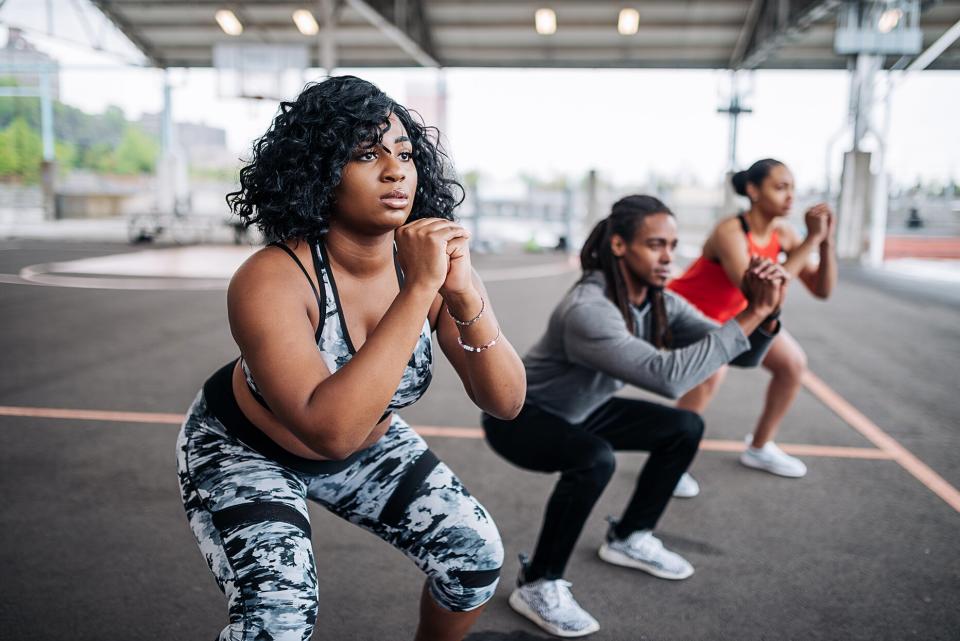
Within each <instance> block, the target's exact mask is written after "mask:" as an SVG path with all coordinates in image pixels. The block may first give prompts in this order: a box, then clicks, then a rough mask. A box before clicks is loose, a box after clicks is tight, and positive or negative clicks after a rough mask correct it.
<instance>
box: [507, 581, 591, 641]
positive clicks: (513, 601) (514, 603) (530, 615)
mask: <svg viewBox="0 0 960 641" xmlns="http://www.w3.org/2000/svg"><path fill="white" fill-rule="evenodd" d="M507 603H509V604H510V607H511V608H513V611H514V612H516V613H517V614H520V615H522V616H524V617H526V618H527V619H529V620H530V621H532V622H534V623H535V624H537V626H538V627H539V628H541V629H543V630H546V631H547V632H549V633H550V634H552V635H554V636H557V637H563V638H567V639H572V638H574V637H585V636H587V635H588V634H593V633H594V632H596V631H597V630H599V629H600V624H599V623H598V624H597V625H596V626H595V627H590V628H587V629H586V630H579V631H576V632H570V631H569V630H561V629H560V628H557V627H555V626H553V625H551V624H550V623H549V622H548V621H544V620H543V619H541V618H540V615H539V614H537V613H536V611H535V610H534V609H533V608H531V607H530V606H529V605H527V602H526V601H524V600H523V598H522V597H521V596H520V593H519V592H518V591H517V590H514V591H513V592H511V593H510V598H509V599H508V600H507Z"/></svg>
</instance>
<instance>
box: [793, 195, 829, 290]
mask: <svg viewBox="0 0 960 641" xmlns="http://www.w3.org/2000/svg"><path fill="white" fill-rule="evenodd" d="M827 212H828V215H829V223H828V225H827V233H826V235H825V236H824V238H823V239H822V240H821V241H820V246H819V255H820V263H819V264H818V265H816V266H814V265H811V264H809V263H808V264H807V265H806V266H805V267H804V268H803V270H802V271H801V272H800V280H801V281H803V284H804V285H805V286H806V287H807V289H809V290H810V293H811V294H813V295H814V296H816V297H817V298H829V296H830V294H831V293H832V292H833V288H834V287H835V286H836V284H837V256H836V254H835V253H834V243H833V232H834V229H835V227H836V220H837V217H836V214H834V213H833V212H832V211H830V210H829V209H828V210H827Z"/></svg>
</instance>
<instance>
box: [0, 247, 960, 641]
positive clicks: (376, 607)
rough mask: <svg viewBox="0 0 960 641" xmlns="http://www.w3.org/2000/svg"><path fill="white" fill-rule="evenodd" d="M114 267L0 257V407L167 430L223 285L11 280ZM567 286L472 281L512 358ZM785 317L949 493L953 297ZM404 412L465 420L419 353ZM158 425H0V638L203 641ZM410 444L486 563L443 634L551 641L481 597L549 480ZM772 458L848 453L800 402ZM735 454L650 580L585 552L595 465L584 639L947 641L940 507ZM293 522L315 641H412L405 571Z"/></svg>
mask: <svg viewBox="0 0 960 641" xmlns="http://www.w3.org/2000/svg"><path fill="white" fill-rule="evenodd" d="M136 250H137V248H135V247H130V246H127V245H121V244H99V245H98V244H83V245H79V244H76V243H58V242H40V241H2V242H0V275H8V278H7V279H6V280H7V281H8V282H0V329H2V331H0V354H2V355H3V367H0V406H2V407H31V408H67V409H86V410H107V411H133V412H162V413H182V412H184V411H185V410H186V408H187V407H188V405H189V404H190V402H191V400H192V399H193V397H194V395H195V394H196V391H197V389H198V388H199V386H200V385H201V384H202V382H203V381H204V379H205V378H206V376H207V375H208V374H209V373H211V372H212V371H213V370H214V369H215V368H217V367H218V366H220V365H222V364H223V363H225V362H226V361H228V360H229V359H231V358H233V357H235V355H236V347H235V345H234V344H233V342H232V340H231V337H230V333H229V329H228V327H227V324H226V313H225V292H224V291H222V290H213V291H129V290H128V291H118V290H100V289H73V288H66V287H46V286H37V285H29V284H19V283H17V282H16V280H17V279H16V274H18V273H19V272H20V270H21V269H22V268H24V267H27V266H30V265H37V264H42V263H49V262H55V261H69V260H74V259H78V258H84V257H93V256H103V255H108V254H112V253H123V252H131V251H136ZM559 260H560V259H559V258H558V257H556V256H532V257H531V256H505V257H492V256H479V257H477V258H476V264H477V266H478V268H479V270H480V272H481V274H483V273H484V272H485V271H486V272H488V273H497V274H502V273H504V271H503V270H504V269H505V268H513V269H518V270H522V269H526V268H527V267H529V266H530V265H533V264H544V263H546V264H554V263H556V262H558V261H559ZM518 273H519V272H518ZM576 276H577V273H576V272H574V271H570V272H567V273H564V274H559V275H553V276H542V277H539V278H529V279H517V280H499V281H496V282H491V283H489V284H488V289H489V290H490V294H491V297H492V300H493V304H494V306H495V307H496V309H497V313H498V316H499V318H500V320H501V323H502V326H503V328H504V331H505V333H506V334H507V335H508V336H509V338H510V339H511V341H512V342H513V343H514V345H515V346H516V347H517V349H518V350H519V351H521V352H523V351H525V350H526V349H527V348H528V347H529V346H530V345H531V344H532V342H533V341H534V340H535V339H536V338H537V337H538V336H539V334H540V332H541V331H542V329H543V327H544V325H545V322H546V318H547V315H548V314H549V312H550V310H551V309H552V307H553V305H554V304H555V303H556V302H557V301H558V300H559V299H560V297H561V296H562V295H563V293H564V291H565V290H566V289H567V288H568V287H569V286H570V285H571V283H572V282H573V281H574V280H575V278H576ZM905 287H906V289H905ZM784 318H785V325H786V326H787V327H788V329H789V331H790V332H791V333H792V334H793V335H794V336H795V337H796V338H797V339H798V340H799V341H800V343H801V344H802V345H803V346H804V349H805V350H806V352H807V354H808V357H809V362H810V368H811V370H812V371H813V372H814V373H815V374H816V375H817V376H819V377H820V378H821V379H823V380H824V381H825V382H826V383H827V384H828V385H829V386H830V387H831V388H832V389H833V390H834V391H836V392H837V393H838V394H840V395H841V396H842V397H843V398H845V399H846V400H847V401H849V402H850V403H851V404H852V405H854V406H855V407H856V408H857V409H858V410H859V411H860V412H862V413H863V414H864V415H866V417H868V418H869V419H870V420H871V421H873V422H874V423H875V424H876V425H878V426H879V427H880V428H881V429H882V430H884V431H885V432H886V433H887V434H889V435H890V436H892V437H893V438H895V439H896V440H897V441H898V442H899V443H900V444H901V445H903V446H904V447H906V448H907V449H908V450H909V451H910V452H912V453H913V454H914V455H916V456H917V457H918V458H919V459H921V460H922V461H923V462H924V463H926V465H928V466H929V467H930V468H931V469H932V470H933V471H934V472H936V473H937V474H939V475H940V476H941V477H943V479H945V480H946V481H947V482H948V483H949V484H951V485H952V486H953V487H960V465H958V462H960V460H958V458H960V457H958V454H957V453H958V451H960V426H958V419H957V416H958V415H960V393H958V392H960V386H958V383H957V381H958V378H960V365H958V364H960V295H957V293H956V292H952V293H949V294H944V289H943V288H942V287H924V286H920V285H917V286H912V287H910V286H904V285H903V284H902V283H899V284H898V283H892V282H890V281H887V280H884V279H882V278H876V277H874V276H869V275H864V274H863V273H862V272H861V271H860V270H859V269H856V268H853V267H847V268H845V269H844V270H843V272H842V274H841V281H840V284H839V286H838V288H837V291H836V293H835V295H834V296H833V298H832V299H831V300H830V301H828V302H821V301H815V300H814V299H813V298H812V297H810V296H809V295H807V294H805V293H804V292H802V291H800V290H799V289H798V288H795V289H794V291H793V292H791V295H790V300H789V302H788V305H787V309H786V311H785V315H784ZM438 353H439V352H438ZM767 380H768V377H767V375H766V374H765V373H764V372H762V371H742V370H738V371H734V372H732V373H731V375H730V376H729V377H728V379H727V382H726V383H725V385H724V388H723V389H722V391H721V392H720V395H719V397H718V399H717V400H716V401H715V403H714V404H713V406H711V407H710V408H709V410H708V411H707V413H706V416H705V418H706V421H707V435H706V436H707V438H709V439H720V440H734V441H739V440H742V439H743V437H744V435H745V434H746V433H747V432H749V431H751V429H752V427H753V423H754V421H755V419H756V416H757V414H758V413H759V409H760V406H761V403H762V395H763V391H764V389H765V385H766V381H767ZM628 394H637V392H628ZM641 395H642V396H645V397H648V398H652V397H650V396H649V395H645V394H641ZM664 402H667V401H664ZM403 414H404V417H405V418H406V419H407V420H408V421H409V422H410V423H412V424H414V425H434V426H458V427H477V426H478V425H479V420H478V419H479V416H478V411H477V410H476V408H474V407H473V406H472V405H471V404H470V402H469V400H468V399H467V398H466V396H465V394H464V393H463V391H462V389H461V387H460V384H459V382H458V381H456V380H455V379H454V377H453V375H452V370H451V369H450V367H449V366H448V365H447V363H446V362H445V361H444V360H443V358H442V356H441V357H439V358H438V359H437V364H436V372H435V376H434V384H433V385H432V387H431V389H430V391H429V392H428V393H427V395H426V396H425V397H424V399H422V400H421V401H420V402H419V403H418V404H417V405H415V406H414V407H412V408H409V409H408V410H406V411H404V412H403ZM177 431H178V426H177V425H174V424H169V423H124V422H117V421H92V420H70V419H61V418H56V419H54V418H36V417H25V416H0V492H2V496H3V497H4V501H3V503H2V506H0V532H2V534H0V567H2V573H0V639H10V640H17V641H19V640H21V639H23V640H26V639H31V640H33V639H36V640H54V639H56V640H61V639H71V640H83V639H91V640H93V639H96V640H99V641H103V640H111V639H118V640H119V639H122V640H125V641H134V640H140V639H143V640H147V639H149V640H155V639H212V638H214V637H215V636H216V634H217V632H218V631H219V630H220V628H221V627H222V626H223V625H224V624H225V622H226V607H225V599H224V598H223V597H222V595H221V594H220V592H219V591H218V589H217V587H216V584H215V583H214V580H213V577H212V576H211V575H210V574H209V571H208V570H207V568H206V565H205V564H204V562H203V560H202V558H201V556H200V553H199V551H198V549H197V546H196V543H195V541H194V539H193V537H192V535H191V533H190V531H189V529H188V527H187V523H186V519H185V517H184V513H183V508H182V506H181V504H180V501H179V495H178V488H177V481H176V474H175V460H174V441H175V438H176V434H177ZM428 440H429V442H430V444H431V446H432V448H433V449H434V450H435V451H436V452H437V454H438V455H439V456H440V457H441V458H442V459H443V460H445V461H446V462H447V463H448V464H449V465H450V466H451V467H452V468H453V469H454V470H455V471H456V472H457V473H458V475H459V476H460V477H461V478H462V480H463V481H464V482H465V484H466V485H467V487H468V488H469V489H470V490H471V492H472V493H473V494H474V495H475V496H477V497H478V498H479V499H480V501H481V502H483V503H484V504H485V505H486V507H487V508H488V509H489V510H490V511H491V513H492V514H493V516H494V518H495V519H496V521H497V524H498V526H499V527H500V531H501V534H502V536H503V539H504V543H505V546H506V550H507V562H506V565H505V567H504V572H503V575H504V579H503V581H502V582H501V585H500V588H499V590H498V592H497V595H496V597H495V598H494V599H493V601H492V602H491V603H490V605H489V606H488V609H487V611H486V613H485V614H484V615H483V616H482V617H481V619H480V620H479V623H478V624H477V626H476V627H475V629H474V631H473V632H472V633H471V634H470V636H468V639H469V640H470V641H531V640H534V639H545V638H550V637H547V635H545V634H544V633H542V632H540V631H539V630H538V629H537V628H535V627H534V626H533V625H532V624H530V623H528V622H527V621H526V620H525V619H522V618H520V617H519V616H518V615H516V614H514V613H513V611H512V610H510V608H509V606H508V605H507V601H506V600H507V596H508V594H509V591H510V589H511V588H512V583H513V577H514V575H515V573H516V570H517V562H516V555H517V553H518V552H521V551H529V550H530V548H531V546H532V545H533V542H534V537H535V535H536V532H537V529H538V528H539V524H540V518H541V515H542V510H543V506H544V504H545V502H546V498H547V496H548V494H549V492H550V490H551V487H552V483H553V482H554V477H552V476H551V475H545V474H534V473H531V472H526V471H523V470H520V469H517V468H515V467H513V466H511V465H510V464H508V463H506V462H505V461H503V460H502V459H500V458H499V457H498V456H497V455H496V454H494V453H493V452H492V451H491V450H490V449H489V447H488V446H487V445H486V444H485V443H484V442H483V441H482V440H479V439H468V438H446V437H429V438H428ZM777 440H778V442H781V443H793V444H809V445H830V446H845V447H858V448H871V447H873V446H872V445H871V443H870V442H869V441H867V440H866V439H865V438H864V437H863V436H861V435H860V434H859V433H858V432H856V431H855V430H854V429H852V428H851V427H850V426H849V425H847V423H845V422H844V421H843V420H841V419H840V418H839V417H838V416H837V415H835V414H834V413H833V412H832V411H831V410H830V409H828V408H827V407H825V406H824V405H823V404H822V403H821V402H820V401H819V400H817V398H815V397H814V396H813V395H811V394H810V393H809V392H807V391H806V390H804V391H802V392H801V394H800V397H799V398H798V400H797V402H796V405H795V406H794V407H793V409H792V410H791V411H790V413H789V414H788V416H787V418H786V420H785V422H784V425H783V429H782V431H781V435H780V436H779V437H778V439H777ZM736 459H737V456H736V454H735V453H730V452H716V451H703V452H701V453H700V454H699V456H698V458H697V459H696V461H695V462H694V465H693V467H692V470H691V471H692V472H693V474H694V475H695V476H696V477H697V478H698V479H699V480H700V483H701V485H702V487H703V492H702V494H701V495H700V496H699V497H697V498H695V499H690V500H675V501H673V502H672V503H671V505H670V506H669V508H668V510H667V513H666V515H665V516H664V518H663V520H662V522H661V526H660V535H661V538H663V540H664V541H665V543H666V544H667V545H668V547H672V548H673V549H675V550H676V551H678V552H680V553H681V554H683V555H684V556H686V557H687V558H688V559H689V560H690V561H691V562H692V563H693V565H694V566H695V567H696V574H694V576H693V577H691V578H690V579H688V580H686V581H681V582H668V581H663V580H659V579H655V578H653V577H650V576H648V575H645V574H642V573H638V572H635V571H631V570H627V569H622V568H616V567H613V566H609V565H606V564H604V563H603V562H601V561H600V560H599V559H598V558H597V556H596V549H597V547H598V546H599V544H600V543H601V540H602V536H603V533H604V531H605V523H604V521H603V516H604V515H606V514H618V513H619V512H620V511H621V510H622V507H623V505H624V504H625V502H626V500H627V498H628V496H629V494H630V492H631V489H632V485H633V482H634V480H635V478H636V475H637V471H638V470H639V468H640V466H641V465H642V463H643V461H644V455H642V454H621V455H618V468H617V471H616V473H615V476H614V478H613V480H612V481H611V483H610V485H609V487H608V488H607V490H606V492H605V494H604V496H603V497H602V499H601V501H600V503H599V504H598V506H597V507H596V509H595V511H594V513H593V515H592V516H591V518H590V521H589V522H588V524H587V526H586V528H585V531H584V534H583V536H582V538H581V539H580V541H579V543H578V546H577V548H576V551H575V553H574V555H573V558H572V560H571V563H570V565H569V568H568V576H567V578H568V579H569V580H571V581H572V582H573V591H574V594H575V596H576V597H577V599H578V600H579V602H580V603H581V605H583V606H584V607H585V608H586V609H587V610H589V611H590V612H591V613H592V614H593V615H594V616H595V617H596V618H597V619H598V620H599V621H600V623H601V630H600V632H598V633H597V634H596V635H594V636H593V637H591V638H592V639H596V640H597V641H613V640H616V641H633V640H638V639H650V640H657V641H660V640H663V641H668V640H669V641H674V640H676V641H699V640H704V641H706V640H710V641H714V640H723V639H731V640H739V641H746V640H781V639H785V640H792V639H804V640H820V639H823V640H834V639H836V640H854V639H864V640H871V641H875V640H879V639H891V640H893V639H897V640H901V639H922V640H924V641H927V640H936V639H943V640H956V639H958V638H960V546H958V534H960V514H958V513H957V511H955V510H954V509H953V508H951V507H950V506H949V505H948V504H947V503H946V502H945V501H944V500H942V499H941V498H940V497H938V496H937V495H936V494H934V493H933V492H932V491H931V490H930V489H928V487H926V486H925V485H924V484H922V483H921V482H920V481H918V480H917V479H916V478H915V477H914V476H911V475H910V474H909V473H908V472H907V471H906V470H905V469H904V468H903V467H901V466H900V465H899V464H897V463H896V462H895V461H892V460H873V459H856V458H839V457H835V456H808V457H804V460H805V461H806V463H807V464H808V467H809V469H810V472H809V474H808V476H807V477H806V478H804V479H801V480H788V479H781V478H777V477H773V476H769V475H766V474H764V473H760V472H756V471H752V470H748V469H746V468H743V467H741V466H740V465H739V464H738V463H737V460H736ZM311 510H312V511H311V520H312V525H313V542H314V548H315V552H316V559H317V566H318V574H319V577H320V600H321V606H320V607H321V612H320V620H319V624H318V626H317V630H316V633H315V635H314V639H335V640H343V641H346V640H351V639H358V640H359V639H363V640H367V639H377V640H379V639H391V640H392V639H409V638H411V637H412V635H413V630H414V627H415V624H416V608H417V599H418V596H419V591H420V586H421V582H422V577H421V575H420V574H419V572H418V571H417V569H416V568H415V567H414V566H413V565H412V564H410V563H409V562H408V561H407V560H406V559H405V558H404V557H403V556H402V555H401V554H400V553H398V552H397V551H395V550H393V549H392V548H390V547H389V546H387V545H385V544H383V543H382V542H381V541H379V540H377V539H375V538H374V537H372V536H371V535H369V534H367V533H365V532H362V531H360V530H359V529H357V528H355V527H353V526H351V525H349V524H347V523H345V522H342V521H340V520H338V519H337V518H335V517H333V516H331V515H329V514H327V513H326V512H324V511H323V510H322V509H321V508H318V507H316V506H311Z"/></svg>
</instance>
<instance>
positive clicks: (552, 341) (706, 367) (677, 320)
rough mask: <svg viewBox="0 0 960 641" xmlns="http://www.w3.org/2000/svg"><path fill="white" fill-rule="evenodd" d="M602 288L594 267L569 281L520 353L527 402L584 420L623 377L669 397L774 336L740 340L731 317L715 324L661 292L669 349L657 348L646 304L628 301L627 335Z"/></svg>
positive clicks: (750, 360)
mask: <svg viewBox="0 0 960 641" xmlns="http://www.w3.org/2000/svg"><path fill="white" fill-rule="evenodd" d="M605 287H606V280H605V278H604V276H603V274H602V273H601V272H590V273H589V274H588V275H587V276H586V278H584V279H583V280H582V281H581V282H579V283H577V284H576V285H574V286H573V288H572V289H571V290H570V291H569V292H567V295H566V296H564V298H563V300H561V301H560V304H558V305H557V307H556V309H554V310H553V314H551V316H550V322H549V323H548V325H547V331H546V333H545V334H544V335H543V337H542V338H541V339H540V340H539V341H538V342H537V343H536V344H535V345H534V346H533V348H532V349H531V350H530V351H529V352H528V353H527V355H526V356H525V357H524V359H523V363H524V365H525V367H526V370H527V402H529V403H530V404H531V405H535V406H536V407H539V408H540V409H544V410H547V411H548V412H551V413H552V414H556V415H557V416H560V417H562V418H563V419H565V420H567V421H569V422H570V423H579V422H581V421H583V420H584V419H586V418H587V416H589V415H590V413H591V412H593V411H594V410H596V409H597V408H598V407H600V406H601V405H602V404H603V403H605V402H606V401H607V400H608V399H609V398H610V397H611V396H613V395H614V393H615V392H617V390H619V389H621V388H622V387H623V386H624V385H625V384H626V383H629V384H631V385H635V386H636V387H640V388H642V389H645V390H649V391H651V392H654V393H656V394H660V395H662V396H668V397H670V398H677V397H678V396H681V395H682V394H684V393H685V392H687V391H688V390H690V389H692V388H693V387H696V386H697V385H699V384H700V383H702V382H703V381H705V380H706V379H707V378H709V377H710V375H711V374H713V373H714V372H716V371H717V370H718V369H719V368H720V366H721V365H724V364H725V363H729V362H731V361H733V362H734V364H736V365H741V366H748V367H753V366H756V365H757V364H758V363H759V362H760V361H761V360H762V359H763V357H764V355H765V354H766V352H767V350H768V349H769V348H770V343H771V342H772V341H773V338H774V336H773V335H770V334H767V333H766V332H764V331H763V330H760V329H758V330H757V331H755V332H754V333H753V334H752V335H751V336H750V338H749V339H748V338H747V336H746V335H744V333H743V330H742V329H741V328H740V325H739V324H738V323H737V322H736V320H734V319H731V320H729V321H727V322H726V323H724V324H723V325H717V323H715V322H713V321H712V320H710V319H708V318H707V317H706V316H704V315H703V314H701V313H700V312H699V311H698V310H697V309H696V308H695V307H693V306H692V305H691V304H690V303H688V302H687V301H686V300H685V299H684V298H682V297H680V296H678V295H677V294H674V293H673V292H671V291H669V290H664V292H663V295H664V303H665V305H666V311H667V320H668V322H669V323H670V331H671V332H672V333H673V348H672V349H665V350H659V349H657V348H656V347H654V346H653V344H652V343H650V342H649V340H648V338H647V337H649V336H650V332H651V322H652V319H651V313H650V304H649V302H645V303H643V304H642V305H641V306H639V307H637V306H633V307H632V309H633V313H634V317H635V319H636V321H637V322H636V326H637V328H638V330H639V331H638V334H639V336H635V335H633V334H631V333H630V331H629V330H628V329H627V325H626V323H625V322H624V320H623V315H622V314H621V313H620V310H619V309H617V306H616V305H615V304H614V303H613V301H611V300H610V299H609V298H607V297H606V295H605V293H604V292H605ZM778 331H779V328H778ZM738 357H739V358H738Z"/></svg>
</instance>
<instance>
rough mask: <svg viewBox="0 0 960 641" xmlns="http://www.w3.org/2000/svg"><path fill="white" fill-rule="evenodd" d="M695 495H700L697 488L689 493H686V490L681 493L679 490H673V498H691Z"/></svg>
mask: <svg viewBox="0 0 960 641" xmlns="http://www.w3.org/2000/svg"><path fill="white" fill-rule="evenodd" d="M697 496H700V490H697V491H696V492H694V493H693V494H690V493H687V492H682V493H681V492H677V491H676V490H674V491H673V498H675V499H692V498H694V497H697Z"/></svg>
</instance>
